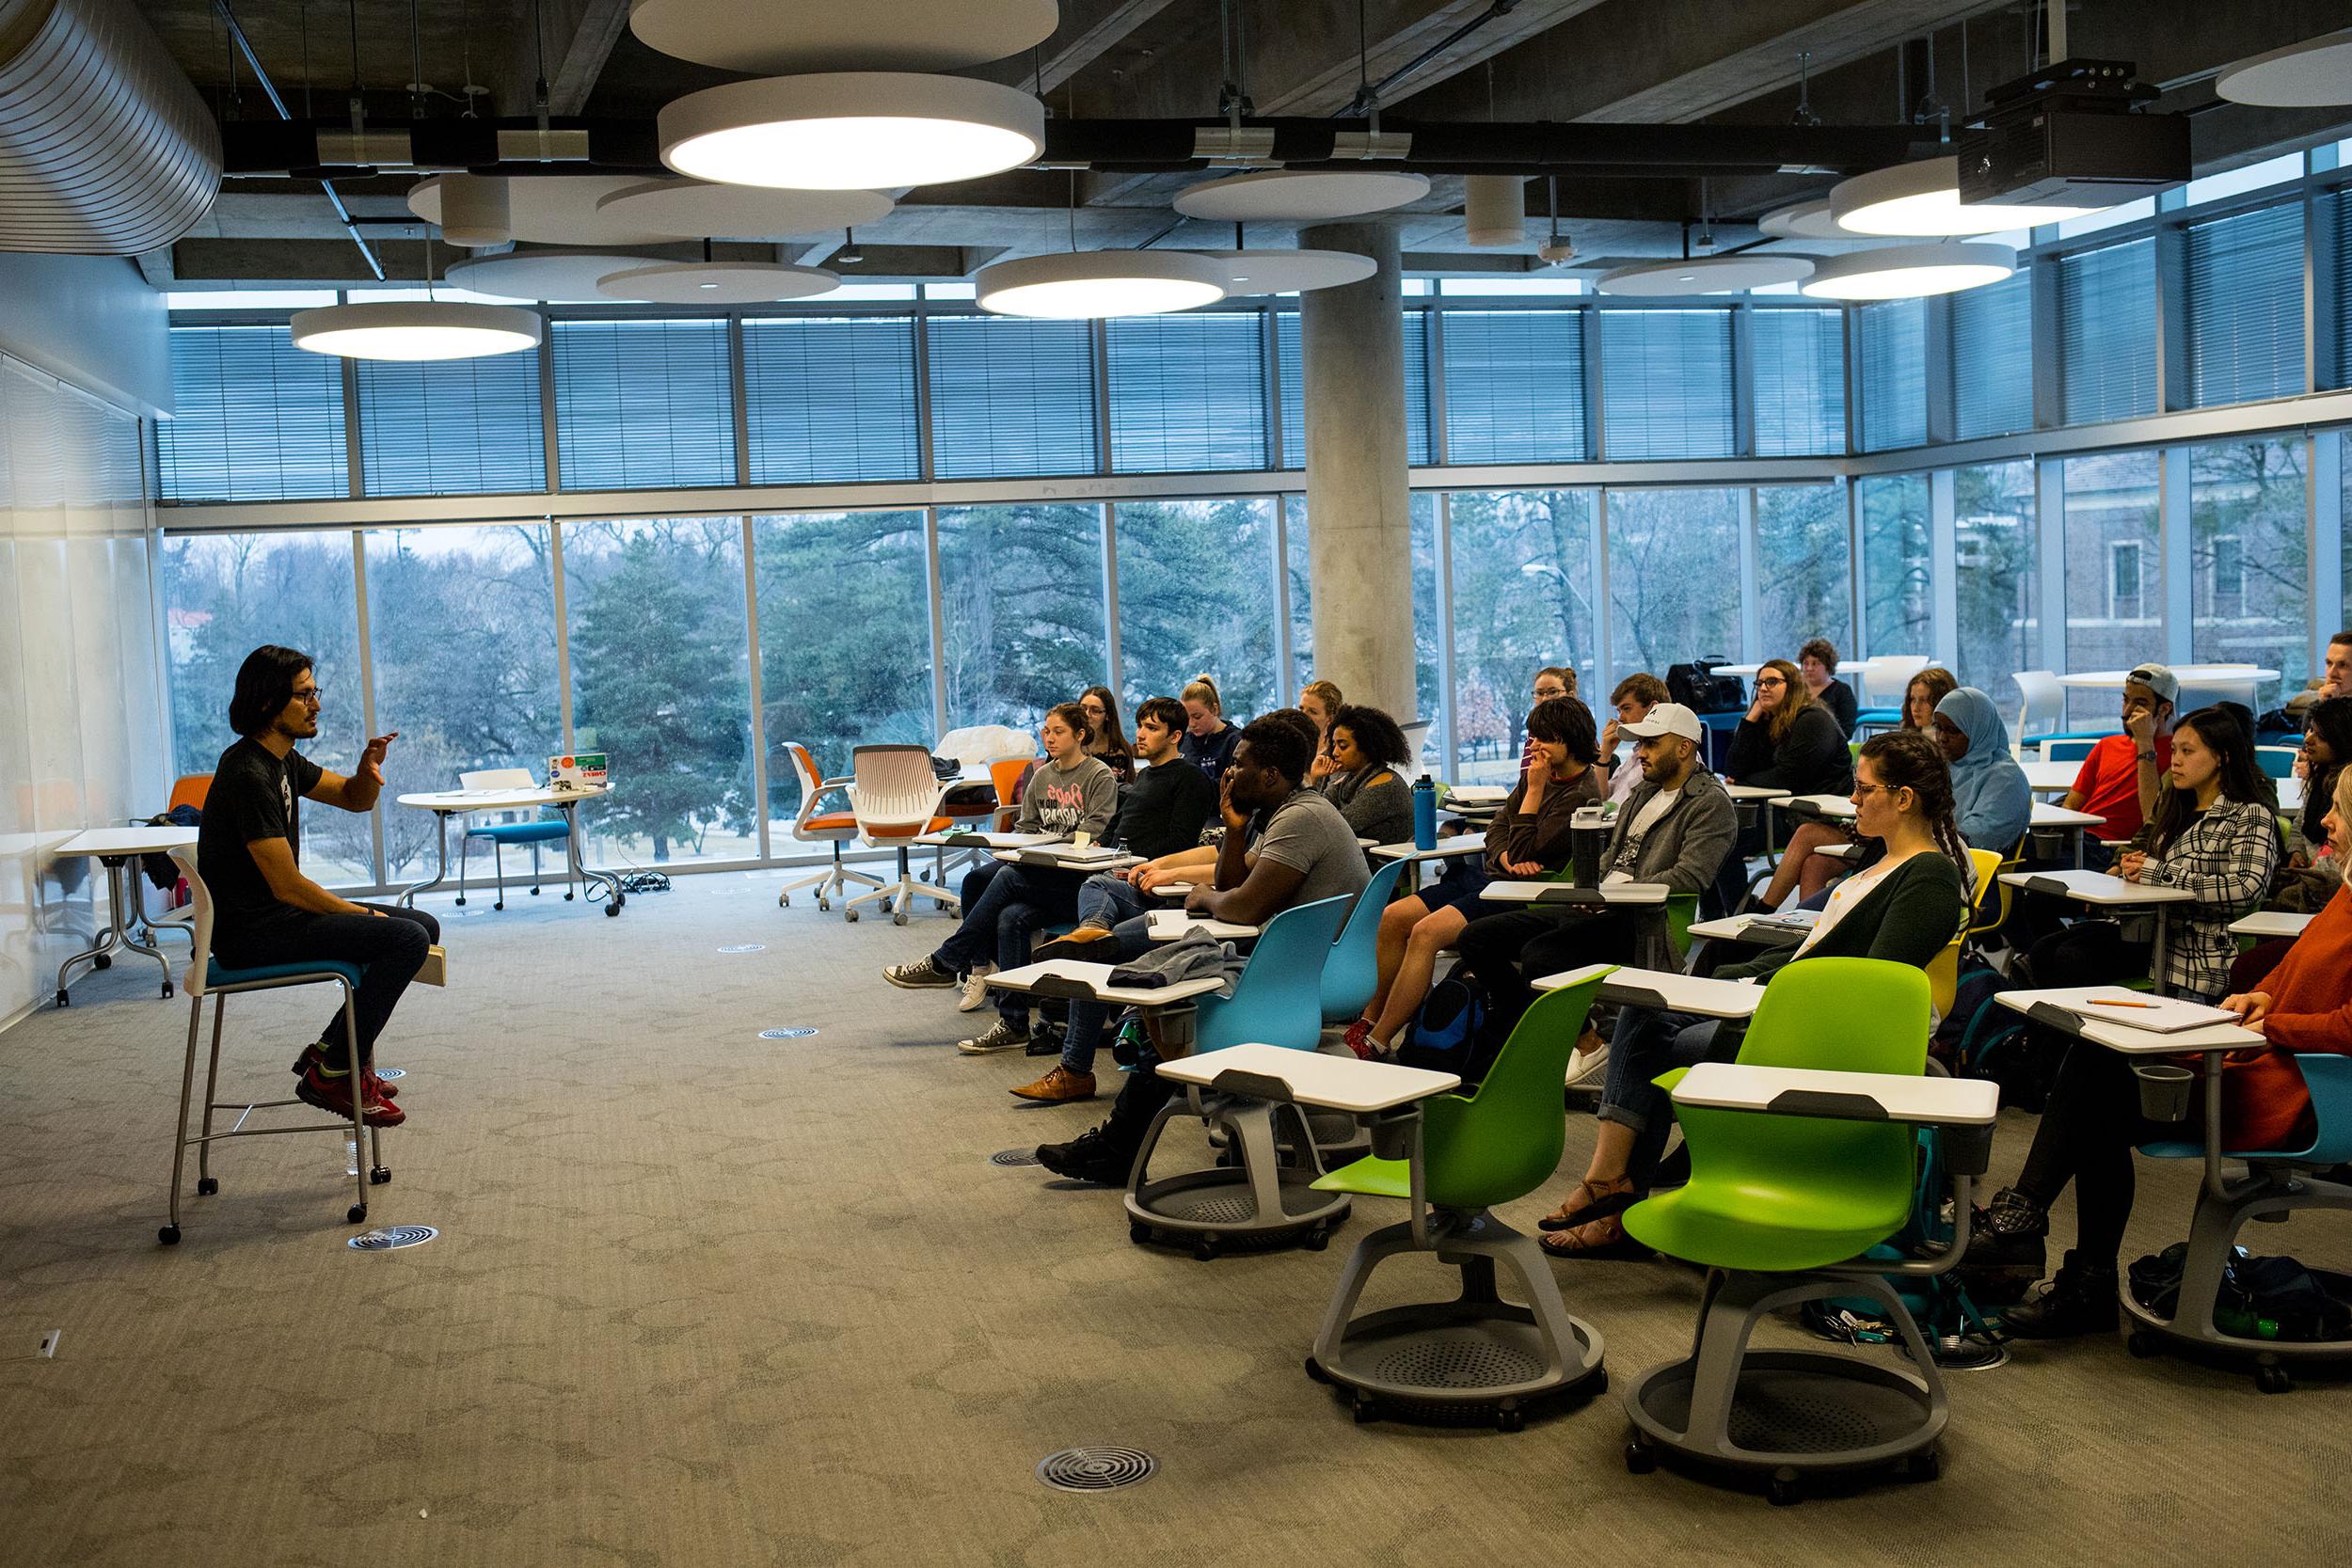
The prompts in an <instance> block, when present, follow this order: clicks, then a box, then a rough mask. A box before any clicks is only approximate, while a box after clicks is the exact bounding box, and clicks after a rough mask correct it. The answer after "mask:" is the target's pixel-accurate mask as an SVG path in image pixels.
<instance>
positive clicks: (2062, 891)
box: [2025, 877, 2073, 898]
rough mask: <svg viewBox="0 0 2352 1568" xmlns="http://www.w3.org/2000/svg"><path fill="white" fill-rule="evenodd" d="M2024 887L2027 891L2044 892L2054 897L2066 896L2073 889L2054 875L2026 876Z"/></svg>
mask: <svg viewBox="0 0 2352 1568" xmlns="http://www.w3.org/2000/svg"><path fill="white" fill-rule="evenodd" d="M2025 888H2026V892H2027V893H2046V894H2049V895H2051V896H2053V897H2056V898H2064V897H2067V896H2068V895H2070V894H2071V893H2072V891H2073V890H2072V889H2070V888H2069V887H2068V886H2067V885H2066V884H2065V883H2064V882H2061V881H2059V880H2058V879H2057V878H2056V877H2028V878H2026V881H2025Z"/></svg>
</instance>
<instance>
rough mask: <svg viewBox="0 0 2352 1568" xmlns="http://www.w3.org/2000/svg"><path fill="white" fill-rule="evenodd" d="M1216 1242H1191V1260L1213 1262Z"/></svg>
mask: <svg viewBox="0 0 2352 1568" xmlns="http://www.w3.org/2000/svg"><path fill="white" fill-rule="evenodd" d="M1192 1260H1193V1261H1194V1262H1196V1263H1208V1262H1214V1261H1215V1260H1216V1243H1215V1242H1210V1241H1200V1242H1195V1243H1193V1244H1192Z"/></svg>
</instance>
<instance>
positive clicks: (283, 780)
mask: <svg viewBox="0 0 2352 1568" xmlns="http://www.w3.org/2000/svg"><path fill="white" fill-rule="evenodd" d="M323 771H324V770H323V769H322V768H320V767H319V765H318V764H317V763H314V762H312V761H311V760H310V758H308V757H306V756H304V755H303V754H302V753H301V752H287V753H286V757H285V760H284V761H283V762H280V761H279V760H278V758H277V757H275V756H273V755H271V754H270V750H269V748H268V747H266V746H264V745H262V743H261V742H260V741H258V740H252V739H246V740H240V741H238V742H237V743H236V744H235V745H234V746H231V747H230V748H229V750H227V751H225V752H221V754H220V761H219V762H218V763H217V764H216V765H215V767H214V769H213V787H212V789H211V790H210V791H209V792H208V793H207V794H206V795H205V797H204V820H203V822H202V823H201V825H199V827H198V829H197V831H196V868H197V870H198V871H199V872H200V873H201V874H202V875H203V878H204V885H205V886H206V887H207V888H209V889H211V890H212V895H213V906H214V910H215V917H216V918H217V919H219V920H220V921H222V922H223V923H225V924H227V925H229V926H230V927H231V928H233V927H237V926H239V925H243V924H245V923H246V922H249V921H254V920H261V919H266V918H269V917H272V916H276V915H280V914H284V913H286V912H287V910H288V908H289V906H287V905H285V904H281V903H279V902H278V897H277V895H275V894H273V893H271V892H270V890H269V881H268V879H266V878H264V877H263V876H262V868H261V867H260V866H259V865H257V864H255V863H254V860H253V851H252V850H250V849H248V848H246V845H248V844H250V843H252V842H253V841H254V840H255V839H257V838H282V839H284V840H285V841H286V842H287V843H288V844H290V845H291V846H293V847H294V861H295V863H297V864H299V863H300V862H301V860H302V798H303V797H304V796H305V795H308V794H309V793H310V791H311V790H312V789H314V788H316V787H317V785H318V782H319V776H320V774H321V773H322V772H323Z"/></svg>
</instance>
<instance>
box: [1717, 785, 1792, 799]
mask: <svg viewBox="0 0 2352 1568" xmlns="http://www.w3.org/2000/svg"><path fill="white" fill-rule="evenodd" d="M1724 794H1725V795H1728V796H1730V797H1731V798H1732V799H1733V800H1771V801H1772V802H1774V803H1775V804H1777V803H1778V802H1780V801H1782V800H1793V799H1795V797H1794V796H1792V795H1790V794H1789V793H1788V791H1787V790H1785V789H1774V788H1773V787H1772V785H1770V784H1725V785H1724Z"/></svg>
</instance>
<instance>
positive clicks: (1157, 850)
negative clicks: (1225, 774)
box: [1117, 757, 1216, 860]
mask: <svg viewBox="0 0 2352 1568" xmlns="http://www.w3.org/2000/svg"><path fill="white" fill-rule="evenodd" d="M1215 812H1216V785H1215V784H1211V783H1210V782H1209V776H1208V775H1207V774H1206V773H1203V772H1202V771H1200V768H1190V767H1186V766H1184V760H1183V759H1182V758H1181V757H1180V758H1177V759H1175V760H1173V761H1170V762H1166V763H1162V764H1160V765H1159V766H1157V767H1152V768H1145V769H1144V770H1143V771H1142V772H1140V773H1138V774H1136V782H1135V783H1134V784H1131V785H1129V786H1128V789H1127V794H1126V798H1125V800H1122V801H1121V802H1120V808H1119V821H1118V824H1117V827H1118V830H1119V841H1120V844H1121V845H1122V846H1124V847H1126V849H1127V850H1128V851H1129V852H1130V853H1132V854H1137V855H1141V856H1142V857H1143V858H1144V859H1145V860H1157V859H1159V857H1161V856H1162V855H1172V854H1174V853H1175V852H1176V851H1177V850H1179V849H1189V848H1192V847H1194V846H1195V845H1198V844H1199V843H1200V830H1201V828H1202V827H1203V826H1204V825H1205V824H1206V823H1207V822H1208V820H1209V817H1210V816H1211V815H1213V814H1214V813H1215Z"/></svg>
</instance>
